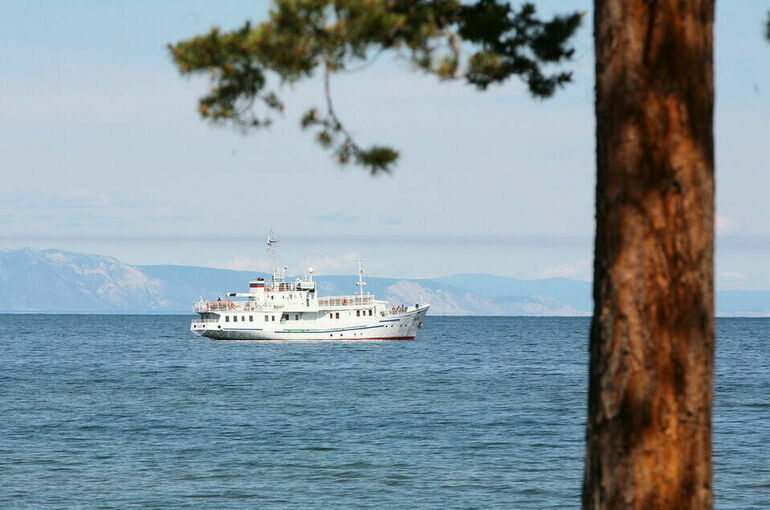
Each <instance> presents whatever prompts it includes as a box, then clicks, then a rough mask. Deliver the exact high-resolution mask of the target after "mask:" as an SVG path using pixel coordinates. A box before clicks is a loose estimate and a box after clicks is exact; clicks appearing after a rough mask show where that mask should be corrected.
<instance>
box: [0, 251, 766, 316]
mask: <svg viewBox="0 0 770 510" xmlns="http://www.w3.org/2000/svg"><path fill="white" fill-rule="evenodd" d="M255 276H262V277H265V278H266V277H267V276H268V275H267V274H265V273H255V272H252V271H231V270H227V269H213V268H207V267H193V266H133V265H129V264H125V263H123V262H121V261H119V260H117V259H115V258H113V257H105V256H101V255H92V254H86V253H73V252H67V251H62V250H32V249H28V248H25V249H19V250H7V251H0V312H11V313H14V312H16V313H29V312H32V313H34V312H39V313H57V312H61V313H78V312H79V313H89V312H90V313H174V312H176V313H180V312H181V313H192V312H191V306H192V303H193V301H195V300H197V299H198V298H199V297H204V298H208V299H210V298H213V297H216V296H221V295H223V294H224V293H226V292H245V291H246V290H247V288H248V287H247V284H248V280H250V279H251V278H254V277H255ZM355 280H356V277H355V276H318V277H316V281H317V283H318V291H319V294H321V295H340V294H352V293H354V292H355V289H356V287H355V285H354V282H355ZM367 291H369V292H372V293H373V294H374V295H375V296H377V297H378V298H379V299H387V300H388V301H390V302H391V303H393V304H398V303H430V304H431V313H432V314H434V315H589V314H590V312H591V306H592V299H591V284H590V283H588V282H583V281H577V280H570V279H566V278H546V279H539V280H517V279H514V278H508V277H503V276H494V275H489V274H458V275H452V276H445V277H441V278H433V279H403V278H372V277H369V278H367ZM717 310H718V313H719V315H733V316H770V291H721V292H718V293H717Z"/></svg>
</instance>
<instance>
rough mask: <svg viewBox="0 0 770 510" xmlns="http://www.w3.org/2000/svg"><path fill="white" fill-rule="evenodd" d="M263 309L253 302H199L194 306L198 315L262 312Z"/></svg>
mask: <svg viewBox="0 0 770 510" xmlns="http://www.w3.org/2000/svg"><path fill="white" fill-rule="evenodd" d="M261 309H262V307H261V306H259V305H257V304H256V303H253V302H251V301H230V300H226V301H208V302H207V301H198V302H197V303H195V305H193V310H194V311H195V312H196V313H206V312H213V313H218V312H234V311H238V312H246V311H255V310H261Z"/></svg>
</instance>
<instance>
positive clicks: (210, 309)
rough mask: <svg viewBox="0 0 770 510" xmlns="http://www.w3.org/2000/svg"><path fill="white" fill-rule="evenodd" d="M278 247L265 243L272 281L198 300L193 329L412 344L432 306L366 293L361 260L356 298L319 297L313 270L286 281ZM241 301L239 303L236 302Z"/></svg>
mask: <svg viewBox="0 0 770 510" xmlns="http://www.w3.org/2000/svg"><path fill="white" fill-rule="evenodd" d="M277 244H278V241H277V240H275V239H273V236H272V233H271V235H270V237H269V238H268V241H267V246H268V250H269V251H270V253H271V256H272V261H273V270H272V278H271V280H272V281H270V282H265V281H264V279H263V278H256V279H254V280H251V281H250V282H249V292H248V293H246V292H244V293H240V292H232V293H229V294H227V295H226V296H224V299H223V298H218V299H217V300H216V301H204V300H202V299H201V300H200V301H198V302H197V303H195V305H194V306H193V310H194V311H195V312H196V313H198V314H200V319H197V320H194V321H192V324H190V330H191V331H192V332H193V333H195V334H197V335H201V336H206V337H209V338H216V339H218V340H334V341H339V340H414V338H415V336H416V335H417V330H418V329H420V328H421V327H422V324H423V322H422V321H423V318H424V317H425V314H426V313H427V311H428V305H423V304H415V305H414V306H403V305H402V306H390V305H389V304H388V302H387V301H380V300H376V299H374V296H372V295H371V294H369V293H364V287H365V286H366V282H365V281H364V279H363V276H364V271H363V269H362V267H361V262H362V261H361V260H359V261H358V282H356V285H357V286H358V293H357V294H353V295H349V296H328V297H319V296H318V295H317V293H316V286H315V281H314V280H313V269H312V268H310V269H308V270H307V272H306V273H305V275H304V276H302V277H300V278H297V279H296V281H293V282H288V281H285V280H286V279H285V271H286V268H285V267H278V264H277V251H276V250H277ZM232 298H240V299H232Z"/></svg>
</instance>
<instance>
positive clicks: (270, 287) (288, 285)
mask: <svg viewBox="0 0 770 510" xmlns="http://www.w3.org/2000/svg"><path fill="white" fill-rule="evenodd" d="M265 290H266V291H267V292H288V291H292V290H299V289H298V288H297V284H296V283H294V282H281V283H275V282H271V283H268V284H267V285H265Z"/></svg>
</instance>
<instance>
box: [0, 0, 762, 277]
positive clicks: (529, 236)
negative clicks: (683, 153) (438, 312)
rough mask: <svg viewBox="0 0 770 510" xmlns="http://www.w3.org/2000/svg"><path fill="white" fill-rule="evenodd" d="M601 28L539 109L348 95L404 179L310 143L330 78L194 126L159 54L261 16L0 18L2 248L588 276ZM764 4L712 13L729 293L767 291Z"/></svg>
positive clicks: (429, 88) (210, 11) (208, 261)
mask: <svg viewBox="0 0 770 510" xmlns="http://www.w3.org/2000/svg"><path fill="white" fill-rule="evenodd" d="M537 4H538V5H539V6H541V9H544V10H545V11H546V12H552V10H553V9H554V8H558V9H559V10H569V9H574V8H577V9H581V10H585V11H586V12H588V13H589V16H588V17H587V18H586V22H585V24H584V26H583V28H582V29H581V31H580V35H579V37H578V39H577V41H576V47H577V54H576V59H575V61H574V63H573V64H572V67H573V69H574V71H575V75H574V83H573V84H572V85H570V86H569V87H568V88H567V89H566V90H564V91H562V92H561V93H559V94H558V95H557V96H556V97H555V98H554V99H551V100H548V101H535V100H532V99H531V98H530V97H529V96H528V95H527V93H526V90H525V89H524V87H523V86H522V85H521V84H520V83H519V82H518V81H516V80H513V81H511V82H509V83H507V84H505V85H504V86H502V87H494V88H492V89H491V90H489V91H487V92H485V93H480V92H477V91H475V90H474V89H471V88H470V87H467V86H464V85H462V84H459V83H458V84H446V83H443V84H442V83H438V81H437V80H436V79H435V78H432V77H429V76H424V75H421V74H419V73H417V72H414V71H412V70H411V68H410V66H409V64H408V63H407V62H405V61H403V60H398V59H390V58H383V59H381V60H379V61H377V62H376V63H375V64H374V65H372V66H371V67H369V68H367V69H366V70H365V71H363V72H359V73H351V74H349V75H345V76H340V77H338V78H335V80H334V82H333V92H334V96H335V98H336V103H337V110H338V113H339V114H340V116H341V117H342V118H343V119H344V120H345V121H346V123H347V124H348V126H349V127H350V128H352V130H353V131H354V132H355V133H356V135H357V137H358V138H359V139H360V140H361V142H363V143H370V142H375V143H382V144H391V145H393V146H395V147H397V148H398V149H399V150H400V151H401V153H402V159H401V161H400V163H399V165H398V167H397V168H396V170H395V172H394V173H393V175H389V176H381V177H377V178H372V177H370V176H369V175H368V174H367V173H366V172H365V171H363V170H360V169H357V168H349V169H340V168H339V167H337V166H336V165H335V164H334V163H333V162H332V161H331V158H330V156H329V155H328V154H327V153H326V152H324V151H323V150H321V149H320V148H319V147H317V145H316V144H315V143H314V142H313V141H312V139H311V138H312V135H310V134H308V133H303V132H302V131H301V130H300V129H299V128H298V117H299V115H300V114H301V112H302V111H303V110H304V109H305V108H307V107H308V106H311V105H320V104H321V102H322V97H321V96H322V88H321V83H320V82H319V81H318V80H314V81H311V82H307V83H303V84H301V85H300V86H297V87H295V88H293V89H287V90H284V91H283V93H284V99H285V100H286V102H287V103H288V106H289V108H288V111H287V112H286V114H285V116H284V118H283V119H279V120H278V121H277V122H276V123H275V125H274V126H273V127H272V128H271V129H270V131H269V132H259V133H252V134H249V135H246V136H244V135H243V134H241V133H239V132H238V131H236V130H234V129H231V128H221V127H213V126H210V125H208V124H206V123H204V122H202V121H201V120H200V119H199V117H198V115H197V113H196V100H197V98H198V96H199V95H200V94H201V93H202V92H203V91H205V88H206V85H207V83H206V81H205V79H203V78H200V79H185V78H181V77H180V76H179V75H178V73H177V72H176V70H175V68H174V67H173V65H172V64H171V61H170V58H169V56H168V52H167V50H166V48H165V45H166V44H167V43H169V42H175V41H178V40H180V39H183V38H187V37H189V36H192V35H194V34H198V33H201V32H204V31H206V30H208V29H209V28H210V27H211V26H212V25H218V26H220V27H222V28H224V29H228V28H234V27H236V26H238V25H240V24H241V23H242V22H244V21H245V20H246V19H251V20H253V21H259V20H261V19H263V18H264V14H265V12H266V9H267V6H268V2H266V1H258V0H251V1H241V0H239V1H235V0H231V1H223V0H220V1H217V2H211V1H202V0H201V1H192V0H165V1H157V0H143V1H139V0H134V1H131V2H104V1H97V0H91V1H85V0H83V1H67V2H61V1H35V0H28V1H25V2H16V1H5V0H0V6H1V7H2V10H1V11H0V12H2V16H0V55H2V57H0V58H1V59H2V65H0V109H2V112H3V116H2V121H0V167H1V168H2V175H3V180H2V182H0V248H16V247H21V246H31V247H36V248H63V249H70V250H76V251H88V252H93V253H101V254H107V255H113V256H116V257H118V258H120V259H121V260H123V261H126V262H129V263H135V264H167V263H171V264H196V265H207V266H218V267H232V268H243V269H263V268H264V264H265V259H266V255H265V252H264V240H265V237H266V234H267V232H268V231H269V230H270V229H271V228H273V229H275V230H276V231H277V232H278V233H279V236H278V237H279V238H280V239H282V240H283V242H282V256H283V259H284V261H285V262H286V264H287V265H288V266H289V267H290V270H292V271H297V270H299V269H301V268H302V267H304V266H306V265H310V264H312V265H315V266H316V269H317V270H318V272H319V273H348V272H352V271H353V270H354V267H355V265H354V263H353V262H352V260H353V259H354V258H356V257H357V256H359V255H360V256H363V257H364V258H366V259H367V264H368V266H369V269H370V272H371V273H372V274H379V275H388V276H405V277H406V276H409V277H414V276H437V275H444V274H450V273H457V272H490V273H496V274H501V275H507V276H514V277H519V278H535V277H543V276H568V277H573V278H580V279H588V278H590V270H591V264H590V259H591V255H592V246H591V244H592V231H593V186H594V157H593V149H594V142H593V129H594V126H593V104H592V102H593V97H592V87H593V76H592V72H593V55H592V45H591V39H590V37H591V29H590V24H591V20H590V6H591V2H590V1H550V2H537ZM767 9H768V4H767V2H766V1H765V0H762V1H759V0H756V1H754V0H741V1H740V2H737V1H732V2H718V3H717V32H716V44H717V51H716V59H717V62H716V63H717V122H716V125H717V129H716V131H717V163H718V166H717V186H718V193H717V197H718V199H717V202H718V216H719V217H718V225H719V233H720V238H719V241H718V264H717V265H718V273H719V275H720V276H719V278H718V284H719V286H720V288H744V289H751V288H762V289H770V268H769V267H768V263H767V261H768V260H770V214H768V210H769V209H768V206H767V203H768V198H767V197H768V189H770V173H769V172H767V171H766V170H767V167H768V163H767V161H768V159H769V158H768V156H770V148H768V139H770V136H768V134H770V130H769V129H768V128H767V123H768V119H770V44H768V43H767V42H765V41H763V39H762V29H763V21H764V20H765V16H766V11H767Z"/></svg>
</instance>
